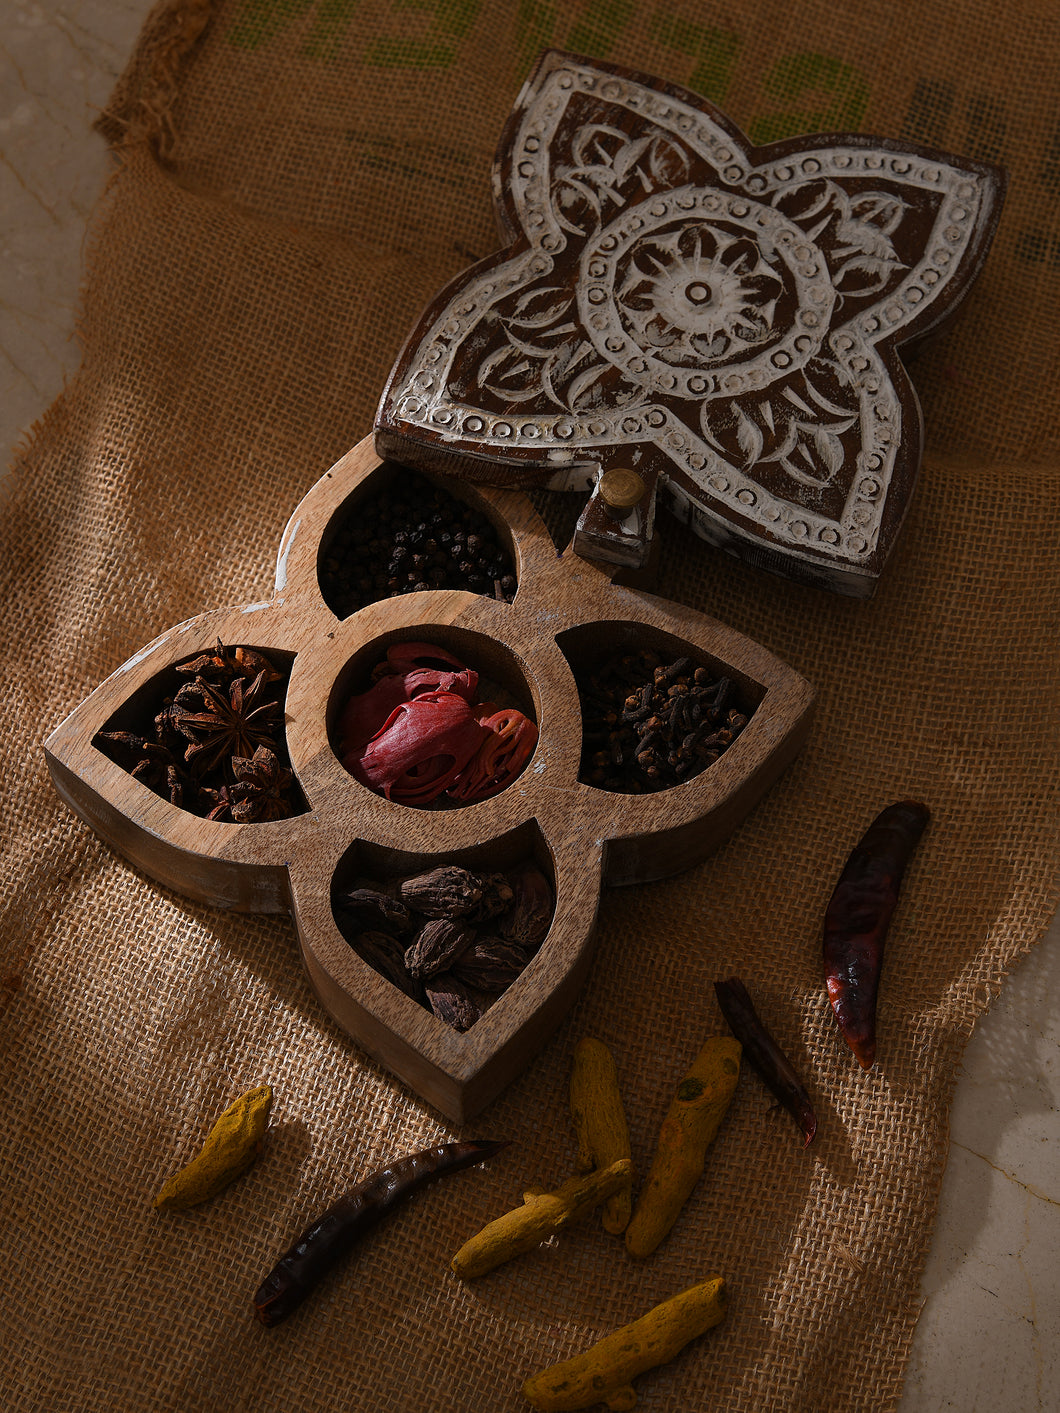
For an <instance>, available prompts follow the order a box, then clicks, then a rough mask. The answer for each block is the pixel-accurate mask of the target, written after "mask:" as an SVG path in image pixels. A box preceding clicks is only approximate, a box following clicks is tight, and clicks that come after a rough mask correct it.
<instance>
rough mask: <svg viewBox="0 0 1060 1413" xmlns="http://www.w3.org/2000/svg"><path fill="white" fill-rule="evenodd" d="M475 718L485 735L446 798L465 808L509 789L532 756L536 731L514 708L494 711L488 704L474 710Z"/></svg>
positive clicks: (528, 720)
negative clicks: (462, 803)
mask: <svg viewBox="0 0 1060 1413" xmlns="http://www.w3.org/2000/svg"><path fill="white" fill-rule="evenodd" d="M475 716H476V718H477V719H478V722H479V724H480V725H481V726H483V727H484V728H485V729H486V731H487V733H488V734H487V735H486V737H485V739H484V740H483V741H482V743H481V745H480V746H479V748H478V751H477V752H476V754H475V756H474V759H473V760H471V761H470V762H469V764H468V766H467V768H466V770H464V771H462V772H461V774H460V776H459V779H457V780H456V781H455V782H454V783H453V784H452V785H450V786H449V789H448V794H449V795H450V796H451V797H452V798H453V799H454V800H461V801H463V802H464V803H465V804H467V803H470V802H471V801H473V800H487V799H489V798H490V796H491V795H496V794H498V793H499V792H500V791H501V790H503V789H504V788H505V786H506V785H509V784H510V783H511V782H512V781H513V780H514V779H515V777H516V776H517V775H518V774H519V773H520V771H521V770H522V769H523V767H524V766H525V765H526V763H527V761H528V760H529V759H530V757H531V756H532V755H533V753H534V747H535V746H536V745H537V727H536V726H535V725H534V723H533V722H532V721H531V720H530V718H529V717H528V716H525V715H524V714H523V713H522V712H521V711H518V710H517V709H516V708H515V707H505V708H503V709H502V710H500V711H498V710H497V708H496V707H495V706H494V705H493V703H492V702H482V703H481V704H480V705H479V706H477V707H475Z"/></svg>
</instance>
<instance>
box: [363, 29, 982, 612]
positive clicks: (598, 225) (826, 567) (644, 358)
mask: <svg viewBox="0 0 1060 1413" xmlns="http://www.w3.org/2000/svg"><path fill="white" fill-rule="evenodd" d="M1004 187H1005V176H1004V173H1003V172H1002V171H1001V170H1000V169H999V168H997V167H992V166H989V165H988V164H985V163H982V162H976V161H972V160H970V159H965V158H956V157H951V156H947V155H945V154H942V153H939V152H935V151H931V150H929V149H927V148H924V147H919V146H915V145H912V144H907V143H901V142H896V141H893V140H891V139H887V138H878V137H868V136H865V135H863V134H852V133H847V134H841V133H828V134H822V135H818V136H814V137H805V138H796V139H791V140H789V141H784V142H778V143H773V144H771V145H770V146H768V147H761V148H755V147H752V146H751V144H750V143H749V142H748V140H747V139H746V137H744V135H743V134H742V133H741V132H739V130H738V129H737V128H736V127H734V125H733V124H732V123H731V122H730V121H729V120H728V118H727V117H726V116H725V115H724V114H723V113H721V112H720V111H719V110H718V109H717V108H715V107H714V106H713V105H712V104H710V103H708V102H706V101H705V100H704V99H702V98H699V97H697V96H696V95H695V94H692V93H688V92H685V91H684V90H682V89H679V88H676V87H675V86H673V85H671V84H667V83H663V82H661V81H660V80H658V79H654V78H650V77H648V76H646V75H643V74H637V73H632V72H630V71H628V70H625V69H621V68H618V67H615V66H613V65H609V64H603V63H599V62H597V61H592V60H588V59H583V58H579V57H577V56H575V55H572V54H564V53H560V52H556V51H551V52H549V53H547V54H545V55H544V56H543V57H542V59H541V61H540V63H539V64H538V66H537V69H536V71H535V72H534V74H533V75H532V76H531V78H530V79H529V80H528V82H527V84H526V86H525V88H524V90H523V92H522V94H521V95H520V97H519V100H518V102H517V104H516V106H515V108H514V110H513V112H512V115H511V118H510V119H509V122H508V125H507V127H506V129H505V132H504V135H503V137H502V140H501V142H500V145H499V148H498V152H497V157H496V161H495V165H494V173H493V190H494V201H495V205H496V210H497V218H498V223H499V225H500V227H501V231H502V234H503V237H504V239H505V242H506V245H505V248H504V249H502V250H500V251H499V252H498V253H497V254H495V255H491V256H489V257H488V258H487V259H485V260H482V261H480V262H479V263H478V264H476V265H474V266H472V267H471V268H470V269H469V270H467V271H465V272H464V273H462V274H461V275H459V276H458V277H457V278H456V279H455V280H454V281H453V282H452V284H450V285H449V286H448V288H447V289H445V290H443V291H442V292H441V293H440V294H439V295H438V297H437V298H436V299H435V300H434V301H433V302H432V304H431V305H430V307H429V308H428V309H427V310H426V312H425V313H424V315H423V316H422V318H421V319H420V321H419V323H418V325H417V326H416V328H415V329H414V330H413V332H412V334H411V336H410V338H409V340H408V343H407V344H406V347H405V349H404V350H403V352H402V354H401V356H400V357H399V359H398V360H397V363H396V364H395V367H394V370H393V373H392V374H391V377H390V381H389V383H388V385H387V388H386V390H385V392H384V395H383V398H382V401H381V403H380V407H379V412H378V416H377V423H378V440H377V446H378V448H379V450H380V451H381V453H382V454H383V455H387V456H391V457H393V458H394V459H396V460H399V461H402V462H404V463H405V464H407V465H411V466H422V467H426V468H435V469H438V470H443V471H448V472H450V473H453V474H458V475H462V476H466V477H467V478H469V479H471V480H481V481H484V482H488V483H492V484H495V485H496V484H506V485H531V484H533V485H548V486H550V487H552V488H554V489H578V490H582V491H583V492H584V491H585V490H590V491H591V490H593V489H594V487H595V486H596V485H597V483H598V481H599V479H600V477H601V473H605V472H607V471H608V470H609V469H612V468H615V467H623V468H632V469H633V470H635V471H636V472H637V473H639V475H640V477H641V479H642V482H643V492H642V496H641V501H640V503H639V505H637V506H636V507H634V508H633V511H632V512H631V513H630V514H629V515H628V516H627V517H626V523H620V522H619V521H618V520H616V519H615V518H613V517H609V516H608V515H606V514H604V513H602V511H601V510H600V507H599V506H598V505H597V504H595V502H596V500H597V496H596V495H595V494H594V497H593V502H594V503H592V504H591V505H590V509H589V511H588V512H587V516H586V521H585V523H584V525H583V526H582V527H581V534H580V537H579V540H578V541H577V543H578V547H579V549H580V550H582V551H583V552H585V553H595V554H597V555H598V556H599V557H601V558H605V559H609V560H613V561H614V562H617V563H626V564H634V563H642V562H644V560H645V559H646V557H647V554H648V548H649V544H650V540H651V535H652V522H653V518H654V513H655V507H656V502H657V499H659V500H661V502H662V503H664V504H666V505H667V506H668V507H669V508H670V509H671V510H672V511H673V512H674V513H675V514H676V515H677V516H678V517H680V518H681V519H682V520H685V521H688V522H689V523H690V524H691V525H692V527H693V529H694V530H695V531H696V533H697V534H699V535H700V536H701V537H702V538H703V539H705V540H706V541H708V542H709V543H711V544H713V545H717V546H720V547H722V548H724V549H726V550H727V551H729V552H731V553H733V554H735V555H738V556H740V557H742V558H745V559H747V560H748V561H749V562H750V563H752V564H754V565H756V566H760V567H765V568H768V569H771V570H774V571H776V572H778V573H781V574H784V575H786V576H788V577H790V578H793V579H796V580H799V581H801V582H803V583H810V584H813V585H816V586H820V587H825V588H829V589H832V590H835V591H837V592H840V593H844V594H848V595H853V596H858V597H865V596H867V595H869V594H871V593H872V591H873V590H874V588H875V586H876V583H877V580H878V578H879V576H880V573H881V571H882V569H883V565H884V562H885V561H886V559H887V556H888V554H889V553H890V551H891V549H892V547H893V545H894V542H895V539H896V537H897V535H898V532H899V529H900V527H901V524H902V521H903V519H904V516H905V513H906V510H907V508H908V505H909V502H910V499H911V497H912V494H913V490H914V486H915V483H916V477H917V473H918V470H919V466H920V459H921V454H922V419H921V413H920V407H919V403H918V401H917V397H916V393H915V391H914V389H913V386H912V384H911V383H910V381H909V378H908V376H907V374H906V372H905V369H904V367H903V365H902V363H901V360H900V358H899V349H901V348H902V347H903V346H910V345H912V344H914V343H915V342H917V341H919V340H921V339H923V338H924V337H926V336H927V335H928V334H933V333H935V332H936V331H937V330H938V328H939V326H940V324H941V323H942V321H943V320H944V319H945V318H946V317H947V316H949V315H950V314H951V313H952V312H953V311H954V310H955V308H956V307H957V305H958V304H959V302H960V300H961V299H962V297H963V296H964V294H965V293H966V292H967V290H968V288H969V286H970V285H971V283H972V281H973V280H974V278H975V276H976V275H977V273H978V271H979V269H980V267H981V265H982V262H983V260H984V258H985V256H986V252H987V250H988V248H989V245H990V241H991V239H992V237H993V234H994V231H995V229H996V226H997V221H998V216H999V213H1000V208H1001V203H1002V197H1003V192H1004Z"/></svg>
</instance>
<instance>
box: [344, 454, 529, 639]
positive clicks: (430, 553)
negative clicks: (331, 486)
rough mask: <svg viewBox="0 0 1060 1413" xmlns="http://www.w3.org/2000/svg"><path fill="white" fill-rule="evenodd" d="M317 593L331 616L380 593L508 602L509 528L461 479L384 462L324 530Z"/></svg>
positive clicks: (511, 576)
mask: <svg viewBox="0 0 1060 1413" xmlns="http://www.w3.org/2000/svg"><path fill="white" fill-rule="evenodd" d="M317 574H318V578H319V583H320V592H321V594H322V595H323V598H324V602H325V603H326V604H327V605H328V607H329V608H330V609H331V611H332V613H334V614H335V616H336V618H348V617H349V616H350V614H351V613H356V612H357V610H358V609H360V608H363V607H364V606H365V605H366V604H369V603H375V602H377V601H378V600H380V599H388V598H397V597H398V596H399V595H402V594H410V593H418V592H423V591H429V590H431V589H466V590H467V591H468V592H469V593H474V594H485V595H487V596H488V597H490V598H495V599H500V600H502V601H504V602H506V603H511V601H512V599H514V597H515V593H516V589H517V587H518V579H517V574H516V563H515V552H514V549H513V546H512V536H511V531H510V529H509V527H508V526H507V525H506V524H505V523H504V521H503V520H502V519H501V517H500V516H498V515H497V513H496V511H495V510H494V509H493V508H492V507H491V506H490V504H489V502H488V501H485V500H483V498H482V497H481V496H479V495H477V494H476V493H475V491H474V490H473V489H472V488H471V487H469V486H467V485H466V484H464V483H461V482H452V481H450V484H449V485H448V486H446V485H444V484H443V483H442V479H441V478H439V477H432V476H428V475H424V474H421V473H420V472H417V471H412V470H410V469H409V468H408V467H404V466H399V465H397V464H396V463H394V462H384V463H383V465H381V466H380V467H378V469H377V470H375V471H373V472H372V473H371V475H370V476H368V477H366V478H365V479H364V480H362V481H361V482H360V484H359V485H357V486H356V487H355V489H354V490H353V491H352V492H351V493H350V495H349V496H348V497H347V498H346V499H345V500H344V501H343V503H342V504H341V505H340V506H339V507H338V508H337V509H336V511H335V513H334V515H333V516H332V517H331V520H330V521H329V522H328V524H327V526H326V527H325V529H324V534H323V537H322V539H321V542H320V555H319V559H318V565H317Z"/></svg>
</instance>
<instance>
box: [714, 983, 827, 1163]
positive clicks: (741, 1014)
mask: <svg viewBox="0 0 1060 1413" xmlns="http://www.w3.org/2000/svg"><path fill="white" fill-rule="evenodd" d="M714 990H715V992H716V994H717V997H718V1005H719V1006H720V1007H721V1013H722V1015H723V1016H724V1017H725V1019H726V1020H727V1021H728V1023H729V1029H730V1030H731V1031H732V1033H733V1035H735V1037H736V1039H737V1040H738V1041H739V1042H740V1044H741V1045H742V1046H743V1053H744V1058H745V1059H746V1060H747V1061H748V1062H749V1063H750V1065H751V1067H752V1069H755V1070H757V1071H758V1073H759V1075H760V1076H761V1077H762V1079H763V1080H764V1081H765V1083H766V1085H767V1086H768V1088H769V1089H770V1090H772V1092H773V1094H774V1095H775V1096H776V1098H777V1099H778V1100H779V1101H780V1103H781V1104H783V1106H784V1108H785V1109H787V1111H788V1113H789V1114H791V1116H792V1118H793V1119H794V1120H795V1122H796V1123H797V1124H798V1125H799V1127H800V1128H801V1129H802V1131H803V1133H804V1134H805V1135H806V1142H805V1143H804V1144H803V1147H804V1148H808V1147H809V1146H810V1144H811V1143H812V1142H813V1137H814V1134H815V1133H816V1132H817V1115H816V1114H815V1113H814V1111H813V1104H812V1103H811V1101H810V1096H809V1095H808V1094H807V1092H806V1090H805V1088H804V1087H803V1084H802V1081H801V1080H800V1079H799V1077H798V1075H797V1074H796V1073H795V1067H794V1066H793V1065H792V1063H791V1061H790V1060H789V1059H788V1057H787V1055H785V1054H784V1051H783V1050H782V1049H781V1048H780V1046H779V1045H778V1044H777V1042H776V1041H775V1040H774V1039H773V1037H772V1035H770V1033H769V1031H768V1030H767V1029H766V1027H765V1026H764V1025H763V1024H762V1022H761V1020H759V1018H758V1012H757V1011H756V1010H755V1008H754V1003H753V1002H752V1000H751V997H750V995H749V994H748V991H747V987H746V986H744V984H743V982H742V981H741V980H740V979H739V977H736V976H730V977H729V978H728V980H727V981H716V982H715V983H714Z"/></svg>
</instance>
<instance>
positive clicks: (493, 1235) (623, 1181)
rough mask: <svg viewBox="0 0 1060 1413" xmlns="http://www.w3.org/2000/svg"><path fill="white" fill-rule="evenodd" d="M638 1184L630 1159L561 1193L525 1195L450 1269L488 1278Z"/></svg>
mask: <svg viewBox="0 0 1060 1413" xmlns="http://www.w3.org/2000/svg"><path fill="white" fill-rule="evenodd" d="M632 1181H633V1164H632V1163H631V1162H630V1161H629V1159H628V1158H620V1159H619V1160H618V1161H617V1162H615V1163H612V1164H611V1165H610V1166H609V1167H606V1168H599V1169H597V1170H596V1171H595V1172H591V1173H589V1174H588V1175H587V1176H585V1177H573V1178H571V1179H570V1180H569V1181H568V1182H565V1183H564V1184H563V1186H562V1187H560V1188H558V1189H557V1190H556V1191H555V1192H540V1191H537V1190H534V1191H531V1192H527V1193H524V1195H523V1205H522V1206H521V1207H516V1208H514V1209H513V1210H512V1211H511V1212H505V1214H504V1215H503V1216H502V1217H498V1218H497V1219H496V1221H493V1222H490V1223H488V1225H486V1226H484V1227H483V1228H482V1230H481V1231H480V1232H479V1233H478V1234H477V1235H476V1236H473V1237H471V1239H470V1240H469V1241H465V1242H464V1244H463V1246H462V1247H461V1248H460V1250H459V1251H458V1252H457V1253H456V1255H455V1256H454V1257H453V1259H452V1261H451V1262H450V1265H451V1266H452V1269H453V1270H454V1271H455V1272H456V1274H457V1275H458V1276H459V1277H460V1278H461V1279H462V1280H471V1279H473V1278H474V1277H475V1276H483V1275H485V1274H486V1272H487V1271H492V1270H493V1268H494V1266H500V1265H501V1264H502V1263H503V1262H505V1261H510V1260H511V1259H512V1258H513V1257H514V1256H521V1255H523V1253H524V1252H526V1251H532V1250H533V1249H534V1247H535V1246H540V1245H541V1243H542V1242H543V1241H544V1240H545V1239H546V1238H547V1237H550V1236H552V1235H553V1234H554V1233H555V1232H558V1231H561V1230H562V1229H563V1227H565V1226H567V1225H568V1224H569V1223H571V1222H576V1221H577V1220H578V1219H579V1217H584V1216H585V1215H586V1214H587V1213H588V1212H591V1211H592V1209H593V1208H594V1207H598V1206H599V1205H600V1203H601V1202H604V1201H606V1199H607V1198H608V1197H611V1196H612V1195H613V1194H614V1193H616V1192H618V1191H620V1189H621V1188H623V1187H627V1188H628V1187H629V1186H630V1184H631V1183H632Z"/></svg>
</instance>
